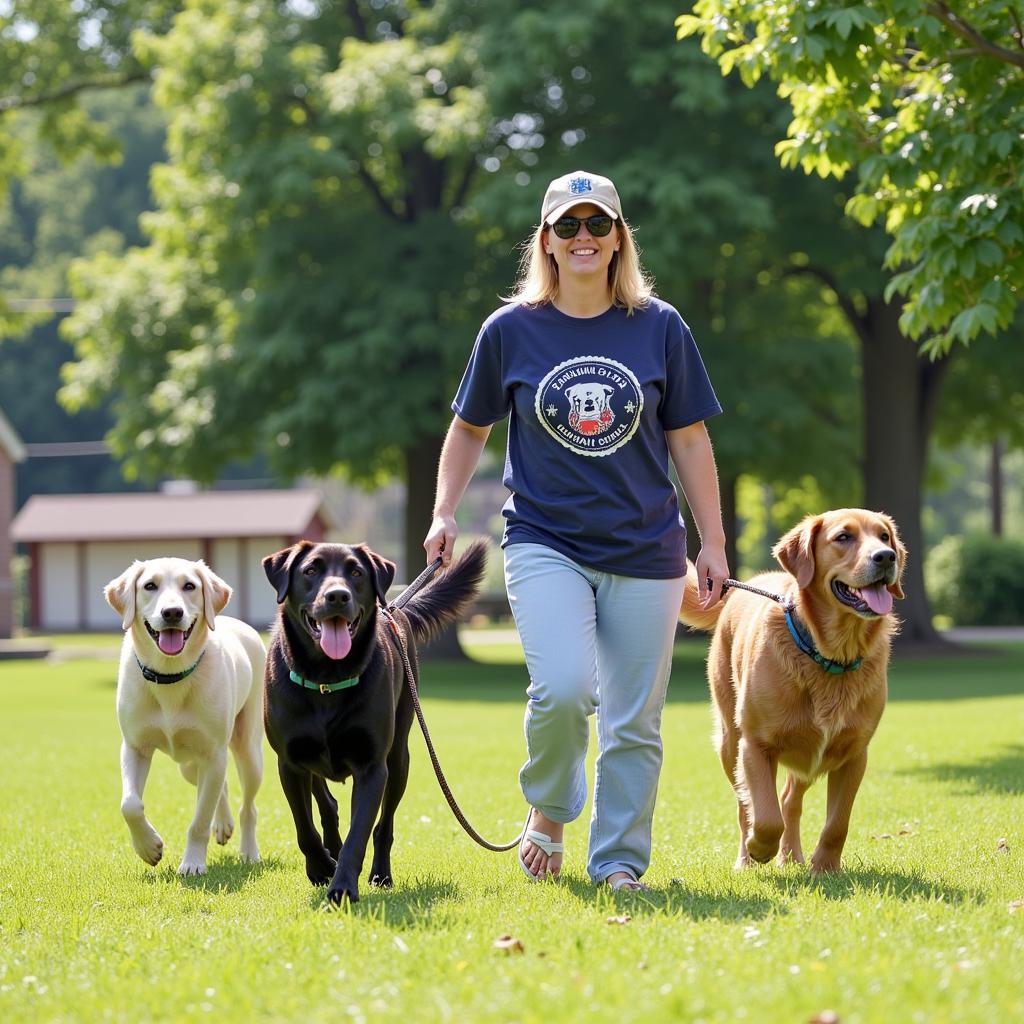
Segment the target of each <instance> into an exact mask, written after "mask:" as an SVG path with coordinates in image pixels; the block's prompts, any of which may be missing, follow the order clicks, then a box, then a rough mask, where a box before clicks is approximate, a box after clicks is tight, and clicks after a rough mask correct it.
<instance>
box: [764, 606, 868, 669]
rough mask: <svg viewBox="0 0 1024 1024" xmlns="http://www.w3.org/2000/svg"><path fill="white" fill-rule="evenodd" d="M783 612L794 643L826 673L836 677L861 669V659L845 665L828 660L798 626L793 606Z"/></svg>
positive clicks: (784, 608)
mask: <svg viewBox="0 0 1024 1024" xmlns="http://www.w3.org/2000/svg"><path fill="white" fill-rule="evenodd" d="M783 611H784V612H785V615H786V625H787V626H789V633H790V636H792V637H793V641H794V642H795V643H796V645H797V647H798V648H799V649H800V650H801V651H803V653H804V654H806V655H807V656H808V657H809V658H811V659H813V660H814V661H815V662H816V663H817V664H818V665H820V666H821V667H822V668H823V669H824V670H825V671H826V672H829V673H831V674H832V675H834V676H838V675H842V674H843V673H844V672H855V671H856V670H857V669H859V668H860V662H861V659H860V658H857V659H856V661H851V662H849V663H848V664H845V665H844V664H843V663H842V662H841V661H833V660H832V659H831V658H826V657H825V656H824V655H823V654H822V653H821V652H820V651H819V650H818V648H817V647H815V646H814V641H813V640H812V639H811V638H810V637H809V636H805V635H804V634H803V633H802V632H801V631H800V628H799V626H797V624H796V620H795V619H794V617H793V606H792V605H791V604H785V605H783Z"/></svg>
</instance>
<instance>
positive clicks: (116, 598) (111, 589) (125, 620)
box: [103, 559, 145, 632]
mask: <svg viewBox="0 0 1024 1024" xmlns="http://www.w3.org/2000/svg"><path fill="white" fill-rule="evenodd" d="M144 567H145V563H144V562H140V561H139V560H138V559H136V560H135V561H134V562H132V564H131V565H129V566H128V568H127V569H125V571H124V572H123V573H121V575H120V576H118V577H117V579H114V580H111V581H110V582H109V583H108V584H107V585H106V586H105V587H104V588H103V596H104V597H105V598H106V599H107V604H109V605H110V607H111V608H113V609H114V611H115V612H117V613H118V614H119V615H120V616H121V629H123V630H124V631H125V632H127V631H128V630H129V629H131V625H132V620H133V619H134V618H135V584H136V583H137V582H138V579H139V576H140V575H141V574H142V570H143V568H144Z"/></svg>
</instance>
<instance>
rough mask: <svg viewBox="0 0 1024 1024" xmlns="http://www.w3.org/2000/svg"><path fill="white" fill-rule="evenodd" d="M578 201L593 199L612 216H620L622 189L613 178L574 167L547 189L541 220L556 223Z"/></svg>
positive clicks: (617, 217) (590, 201)
mask: <svg viewBox="0 0 1024 1024" xmlns="http://www.w3.org/2000/svg"><path fill="white" fill-rule="evenodd" d="M577 203H593V204H594V205H595V206H599V207H600V208H601V209H602V210H604V212H605V213H607V214H608V215H609V216H611V217H614V218H615V219H616V220H620V219H621V217H622V204H621V203H620V202H619V193H618V192H616V191H615V185H614V184H612V181H611V179H610V178H605V177H602V176H601V175H600V174H591V173H590V171H572V172H571V173H570V174H563V175H562V177H560V178H555V180H554V181H553V182H551V184H550V185H548V190H547V192H545V193H544V202H543V203H542V204H541V207H540V216H541V222H542V223H544V224H554V222H555V221H556V220H558V218H559V217H561V216H562V215H563V214H564V213H565V212H566V211H567V210H570V209H572V207H574V206H575V205H576V204H577Z"/></svg>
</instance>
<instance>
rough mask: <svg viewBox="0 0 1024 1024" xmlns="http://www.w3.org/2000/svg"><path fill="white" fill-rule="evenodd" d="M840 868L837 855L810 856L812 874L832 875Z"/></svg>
mask: <svg viewBox="0 0 1024 1024" xmlns="http://www.w3.org/2000/svg"><path fill="white" fill-rule="evenodd" d="M841 870H842V868H841V866H840V863H839V858H838V857H818V856H817V855H815V856H814V857H812V858H811V874H812V875H833V874H835V873H836V872H837V871H841Z"/></svg>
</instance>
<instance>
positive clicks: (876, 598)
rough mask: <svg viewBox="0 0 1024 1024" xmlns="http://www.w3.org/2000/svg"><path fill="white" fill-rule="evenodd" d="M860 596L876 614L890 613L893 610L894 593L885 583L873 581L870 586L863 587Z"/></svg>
mask: <svg viewBox="0 0 1024 1024" xmlns="http://www.w3.org/2000/svg"><path fill="white" fill-rule="evenodd" d="M860 596H861V597H862V598H864V600H865V602H866V603H867V606H868V607H869V608H870V609H871V610H872V611H873V612H874V613H875V614H876V615H888V614H889V612H891V611H892V594H890V593H889V591H888V590H887V589H886V586H885V584H884V583H873V584H872V585H871V586H870V587H862V588H861V591H860Z"/></svg>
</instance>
